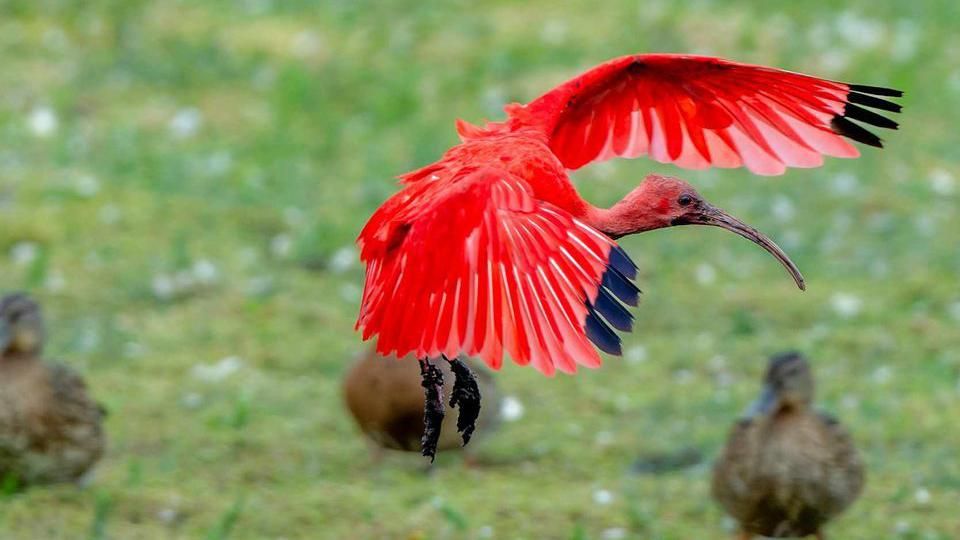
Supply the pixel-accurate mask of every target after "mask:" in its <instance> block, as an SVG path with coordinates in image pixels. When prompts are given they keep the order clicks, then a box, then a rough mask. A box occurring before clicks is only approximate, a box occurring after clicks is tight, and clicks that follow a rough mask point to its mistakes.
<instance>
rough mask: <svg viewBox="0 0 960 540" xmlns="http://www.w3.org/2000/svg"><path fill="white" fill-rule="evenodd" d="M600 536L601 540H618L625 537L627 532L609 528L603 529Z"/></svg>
mask: <svg viewBox="0 0 960 540" xmlns="http://www.w3.org/2000/svg"><path fill="white" fill-rule="evenodd" d="M600 536H601V538H603V540H620V539H621V538H626V537H627V530H626V529H624V528H623V527H611V528H609V529H604V530H603V532H602V533H600Z"/></svg>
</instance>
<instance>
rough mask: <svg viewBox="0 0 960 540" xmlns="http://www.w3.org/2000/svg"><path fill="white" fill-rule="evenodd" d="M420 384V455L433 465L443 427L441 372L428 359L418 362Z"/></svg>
mask: <svg viewBox="0 0 960 540" xmlns="http://www.w3.org/2000/svg"><path fill="white" fill-rule="evenodd" d="M420 376H421V378H422V380H421V382H420V384H421V385H422V386H423V398H424V402H423V437H422V438H421V439H420V453H421V454H423V455H424V456H426V457H428V458H430V463H433V459H434V457H436V455H437V443H438V442H439V441H440V427H441V426H442V425H443V413H444V407H443V372H442V371H440V368H438V367H437V366H435V365H433V364H431V363H430V360H429V359H428V358H424V359H422V360H420Z"/></svg>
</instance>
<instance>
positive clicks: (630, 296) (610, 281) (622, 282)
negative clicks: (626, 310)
mask: <svg viewBox="0 0 960 540" xmlns="http://www.w3.org/2000/svg"><path fill="white" fill-rule="evenodd" d="M600 285H601V286H602V287H605V288H606V289H607V290H609V291H610V292H611V293H612V294H613V295H614V296H615V297H616V298H617V299H618V300H620V301H621V302H623V303H624V304H627V305H628V306H636V305H637V304H639V303H640V289H639V288H638V287H637V286H636V285H635V284H634V283H633V282H632V281H630V280H629V279H628V278H627V277H626V276H624V275H623V274H621V273H620V272H618V271H617V269H616V268H614V267H612V266H608V267H607V271H606V272H604V273H603V277H602V278H601V281H600Z"/></svg>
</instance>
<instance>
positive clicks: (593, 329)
mask: <svg viewBox="0 0 960 540" xmlns="http://www.w3.org/2000/svg"><path fill="white" fill-rule="evenodd" d="M901 95H902V92H900V91H897V90H893V89H889V88H880V87H874V86H863V85H855V84H846V83H840V82H834V81H828V80H824V79H818V78H816V77H811V76H808V75H802V74H799V73H792V72H788V71H782V70H778V69H773V68H768V67H762V66H755V65H749V64H741V63H737V62H731V61H728V60H723V59H719V58H710V57H704V56H689V55H674V54H643V55H632V56H624V57H621V58H617V59H614V60H611V61H609V62H607V63H605V64H602V65H600V66H598V67H595V68H593V69H591V70H589V71H587V72H586V73H584V74H583V75H580V76H579V77H576V78H574V79H572V80H570V81H568V82H566V83H564V84H562V85H560V86H558V87H557V88H554V89H553V90H551V91H549V92H547V93H546V94H544V95H542V96H540V97H539V98H537V99H535V100H534V101H532V102H530V103H528V104H526V105H520V104H516V103H514V104H510V105H507V106H506V107H505V111H506V113H507V119H506V120H505V121H503V122H487V123H486V125H485V126H483V127H481V126H475V125H471V124H468V123H466V122H464V121H462V120H458V121H457V132H458V133H459V135H460V139H461V141H462V142H461V143H460V144H458V145H457V146H454V147H453V148H451V149H450V150H448V151H447V152H446V154H444V156H443V157H442V158H441V159H440V160H439V161H437V162H436V163H433V164H430V165H427V166H426V167H423V168H421V169H418V170H416V171H413V172H409V173H407V174H405V175H403V176H401V177H400V178H401V181H402V183H403V185H404V187H403V189H402V190H401V191H400V192H399V193H397V194H396V195H394V196H393V197H391V198H390V199H389V200H387V201H386V202H385V203H384V204H383V205H382V206H381V207H380V208H379V209H378V210H377V211H376V212H375V213H374V214H373V216H372V217H371V218H370V220H369V221H368V222H367V224H366V226H365V227H364V228H363V231H361V233H360V236H359V238H358V239H357V243H358V245H359V247H360V258H361V259H362V260H363V261H364V262H365V263H366V265H367V274H366V283H365V285H364V292H363V299H362V302H361V308H360V316H359V319H358V321H357V327H358V328H361V329H362V331H363V339H369V338H370V337H372V336H374V335H379V339H378V342H377V351H378V352H380V353H381V354H384V355H387V354H396V355H397V356H399V357H403V356H405V355H407V354H408V353H411V352H412V353H413V354H414V355H415V356H416V357H417V358H420V359H422V360H421V370H422V371H423V373H424V387H425V388H427V399H428V401H430V400H433V401H436V400H437V399H441V398H440V396H439V387H438V386H437V381H436V380H435V379H436V376H437V375H436V373H435V372H436V369H435V367H434V366H431V365H430V363H429V361H428V360H427V359H428V358H435V357H440V356H443V357H445V358H456V356H457V355H459V354H461V353H463V354H467V355H471V356H478V357H480V358H482V359H483V360H484V361H485V362H486V363H487V364H488V365H489V366H490V367H491V368H493V369H498V368H499V367H500V366H501V364H502V361H503V360H502V358H503V352H504V349H505V350H506V352H507V353H509V355H510V357H511V358H513V360H514V362H516V363H517V364H521V365H526V364H533V366H534V367H536V368H537V369H538V370H540V371H541V372H543V373H544V374H546V375H551V374H553V373H554V371H555V370H556V369H559V370H560V371H563V372H568V373H572V372H574V371H575V370H576V367H577V365H578V364H580V365H584V366H587V367H597V366H599V365H600V356H599V354H598V352H597V350H596V348H599V349H600V350H603V351H605V352H607V353H610V354H614V355H616V354H620V338H619V337H618V336H617V334H616V333H615V332H614V329H617V330H621V331H629V330H630V329H631V326H632V316H631V315H630V313H629V312H628V311H627V310H626V308H625V307H624V305H623V304H628V305H636V304H637V300H638V295H639V292H640V291H639V289H638V288H637V287H636V285H635V284H634V283H633V280H634V278H635V277H636V267H635V266H634V264H633V262H632V261H631V260H630V258H629V257H628V256H627V255H626V253H625V252H624V251H623V250H622V249H621V248H620V247H619V246H618V245H617V244H616V242H615V240H616V239H617V238H620V237H622V236H625V235H628V234H634V233H640V232H644V231H650V230H654V229H659V228H663V227H670V226H673V225H693V224H696V225H711V226H716V227H722V228H724V229H727V230H730V231H732V232H734V233H736V234H738V235H740V236H743V237H745V238H747V239H749V240H751V241H753V242H755V243H757V244H758V245H760V246H762V247H763V248H764V249H765V250H767V251H768V252H770V254H772V255H773V256H774V257H776V258H777V259H778V260H779V261H780V262H781V263H782V264H783V265H784V266H785V267H786V268H787V270H788V271H789V272H790V274H791V275H792V276H793V279H794V280H795V281H796V283H797V286H798V287H800V288H801V289H803V288H804V281H803V277H802V276H801V275H800V272H799V271H798V270H797V268H796V266H795V265H794V264H793V262H792V261H791V260H790V259H789V257H787V255H786V254H785V253H784V252H783V251H782V250H781V249H780V248H779V247H777V245H776V244H775V243H773V241H771V240H770V239H768V238H767V237H766V236H764V235H763V234H761V233H760V232H758V231H757V230H755V229H753V228H752V227H750V226H748V225H746V224H744V223H743V222H741V221H740V220H738V219H736V218H734V217H732V216H730V215H729V214H727V213H726V212H724V211H722V210H720V209H718V208H716V207H714V206H712V205H710V204H709V203H707V202H706V201H705V200H703V198H702V197H701V196H700V195H699V194H698V193H697V191H696V190H695V189H693V188H692V187H691V186H690V185H689V184H687V183H686V182H684V181H682V180H679V179H676V178H669V177H664V176H658V175H649V176H647V177H646V178H645V179H644V181H643V182H641V183H640V185H639V186H638V187H636V188H635V189H633V190H632V191H631V192H630V193H628V194H627V196H626V197H624V198H623V199H622V200H621V201H620V202H618V203H617V204H615V205H614V206H613V207H611V208H597V207H595V206H593V205H591V204H590V203H589V202H587V201H585V200H584V199H583V198H582V197H580V195H579V194H578V193H577V190H576V188H574V185H573V183H572V182H571V181H570V178H569V176H568V175H567V171H568V170H573V169H578V168H580V167H582V166H584V165H586V164H588V163H592V162H594V161H600V160H605V159H609V158H612V157H617V156H620V157H638V156H642V155H649V156H650V157H652V158H653V159H655V160H657V161H659V162H662V163H675V164H677V165H679V166H680V167H684V168H689V169H705V168H707V167H711V166H716V167H740V166H745V167H746V168H748V169H749V170H750V171H752V172H754V173H757V174H762V175H778V174H781V173H783V172H784V171H785V170H786V168H787V167H816V166H819V165H821V164H822V163H823V156H824V155H829V156H835V157H844V158H852V157H857V156H858V155H859V153H858V151H857V149H856V148H855V147H854V146H853V145H851V144H850V143H849V142H847V141H846V140H845V139H844V137H846V138H848V139H852V140H855V141H858V142H861V143H864V144H867V145H871V146H877V147H881V146H882V144H881V141H880V139H879V138H878V137H877V136H876V135H874V134H873V133H871V132H870V131H868V130H867V129H865V128H863V127H861V125H859V124H857V123H856V122H854V121H858V122H861V123H864V124H869V125H872V126H876V127H881V128H890V129H896V128H897V123H896V122H894V121H892V120H890V119H888V118H886V117H884V116H881V115H880V114H877V113H876V112H873V111H872V110H870V109H876V110H880V111H888V112H899V111H900V105H898V104H896V103H893V102H891V101H888V100H887V99H884V98H885V97H897V96H901ZM595 346H596V348H595ZM464 369H465V368H464ZM457 373H463V370H459V371H457ZM466 373H467V375H466V376H465V377H464V381H463V383H462V385H461V390H462V391H464V392H466V393H468V394H469V392H467V391H466V390H463V389H464V388H467V389H470V388H473V387H472V386H471V385H470V384H469V382H470V381H469V380H468V379H469V372H466ZM454 399H457V400H459V401H460V402H461V403H464V402H465V401H464V400H465V399H466V398H465V397H464V395H458V394H457V392H456V391H455V392H454ZM477 399H479V397H478V396H477ZM428 405H429V403H428ZM428 409H429V407H428ZM434 409H436V407H434ZM439 410H440V411H441V412H442V410H443V407H442V403H441V404H440V407H439ZM463 412H464V409H461V416H463ZM461 420H463V419H462V418H461ZM466 423H467V424H469V419H467V420H466ZM428 431H429V427H428ZM429 438H432V435H431V437H427V436H425V440H424V453H425V455H430V456H431V457H432V453H428V452H429V451H430V449H429V448H428V447H429V442H430V441H429V440H427V439H429Z"/></svg>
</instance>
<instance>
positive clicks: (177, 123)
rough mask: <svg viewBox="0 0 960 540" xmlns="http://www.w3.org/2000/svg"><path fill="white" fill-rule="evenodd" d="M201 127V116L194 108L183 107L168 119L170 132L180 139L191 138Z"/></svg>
mask: <svg viewBox="0 0 960 540" xmlns="http://www.w3.org/2000/svg"><path fill="white" fill-rule="evenodd" d="M201 125H203V115H202V114H201V113H200V110H199V109H197V108H196V107H185V108H183V109H180V110H178V111H177V112H176V114H174V115H173V118H171V119H170V125H169V128H170V132H171V133H172V134H173V135H174V136H176V137H178V138H180V139H186V138H187V137H192V136H193V135H195V134H196V133H197V131H198V130H199V129H200V126H201Z"/></svg>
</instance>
